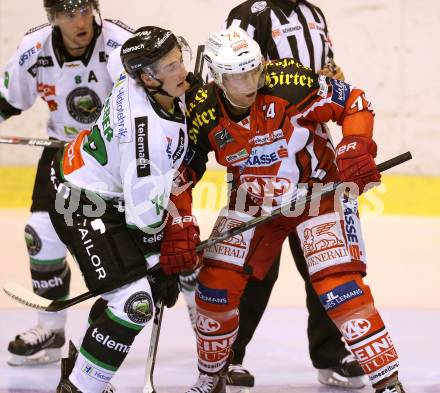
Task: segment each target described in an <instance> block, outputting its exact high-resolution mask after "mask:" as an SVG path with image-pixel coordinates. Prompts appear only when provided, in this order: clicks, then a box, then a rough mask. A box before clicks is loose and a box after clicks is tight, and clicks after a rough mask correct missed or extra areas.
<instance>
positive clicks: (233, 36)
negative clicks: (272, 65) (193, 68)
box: [204, 27, 263, 86]
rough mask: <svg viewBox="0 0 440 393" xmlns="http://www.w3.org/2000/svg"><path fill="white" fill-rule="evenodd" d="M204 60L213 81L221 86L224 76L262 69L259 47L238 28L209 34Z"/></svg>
mask: <svg viewBox="0 0 440 393" xmlns="http://www.w3.org/2000/svg"><path fill="white" fill-rule="evenodd" d="M204 58H205V60H206V62H207V64H208V68H209V72H210V74H211V77H212V78H213V79H214V81H215V82H216V83H217V84H218V85H219V86H223V75H224V74H239V73H242V72H247V71H251V70H253V69H255V68H257V67H260V68H261V67H262V64H263V56H262V54H261V49H260V46H259V45H258V43H257V42H256V41H254V40H253V39H252V38H251V37H249V35H248V34H247V33H246V32H245V31H244V30H243V29H241V28H240V27H229V28H228V29H226V30H222V31H220V32H216V33H211V34H210V36H209V38H208V41H207V42H206V44H205V51H204Z"/></svg>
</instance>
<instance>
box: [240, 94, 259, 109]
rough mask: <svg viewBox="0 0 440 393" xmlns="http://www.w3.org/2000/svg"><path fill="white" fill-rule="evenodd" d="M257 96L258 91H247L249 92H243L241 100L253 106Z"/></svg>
mask: <svg viewBox="0 0 440 393" xmlns="http://www.w3.org/2000/svg"><path fill="white" fill-rule="evenodd" d="M256 98H257V92H256V91H254V92H252V93H247V94H243V95H242V96H241V100H240V101H241V102H242V103H243V104H244V105H249V106H251V105H252V104H253V103H254V102H255V99H256Z"/></svg>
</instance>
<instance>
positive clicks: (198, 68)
mask: <svg viewBox="0 0 440 393" xmlns="http://www.w3.org/2000/svg"><path fill="white" fill-rule="evenodd" d="M204 49H205V46H204V45H199V46H198V47H197V56H196V62H195V65H194V75H197V74H198V73H201V72H202V69H203V50H204ZM163 311H164V303H163V299H159V301H158V302H157V304H156V312H155V314H154V321H153V328H152V329H151V336H150V346H149V348H148V356H147V364H146V369H145V381H144V388H143V390H142V393H156V390H155V389H154V382H153V375H154V366H155V364H156V355H157V347H158V344H159V335H160V328H161V326H162V317H163Z"/></svg>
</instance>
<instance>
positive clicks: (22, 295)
mask: <svg viewBox="0 0 440 393" xmlns="http://www.w3.org/2000/svg"><path fill="white" fill-rule="evenodd" d="M3 291H4V292H5V293H6V295H8V296H9V297H11V298H12V299H14V300H16V301H17V302H19V303H21V304H24V305H25V306H28V307H31V308H36V309H37V310H42V311H51V312H54V311H61V310H64V309H65V308H69V307H71V306H73V305H75V304H78V303H81V302H83V301H84V300H87V299H90V298H92V297H94V296H95V295H94V294H93V293H91V292H85V293H83V294H81V295H79V296H76V297H74V298H71V299H66V300H50V299H46V298H44V297H42V296H38V295H36V294H35V293H33V292H32V291H31V290H29V289H27V288H25V287H23V286H22V285H20V284H17V283H14V282H8V283H6V284H5V285H4V286H3Z"/></svg>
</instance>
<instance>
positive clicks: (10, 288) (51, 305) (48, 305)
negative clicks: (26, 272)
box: [3, 152, 412, 312]
mask: <svg viewBox="0 0 440 393" xmlns="http://www.w3.org/2000/svg"><path fill="white" fill-rule="evenodd" d="M411 158H412V156H411V153H410V152H406V153H403V154H400V155H398V156H396V157H394V158H391V159H390V160H387V161H385V162H383V163H381V164H379V165H378V166H377V168H378V170H379V172H383V171H385V170H387V169H390V168H393V167H395V166H396V165H399V164H402V163H404V162H406V161H408V160H410V159H411ZM341 184H342V183H341V182H337V183H330V184H329V185H328V187H327V189H326V188H325V187H324V188H323V189H322V190H321V192H320V193H316V194H313V193H312V194H311V195H308V196H307V197H306V198H302V199H298V200H297V201H292V202H291V203H289V204H286V205H283V206H281V207H279V208H278V209H276V210H274V211H273V212H272V214H271V215H269V216H261V217H256V218H254V219H252V220H250V221H248V222H245V223H243V224H241V225H239V226H237V227H235V228H232V229H231V230H229V231H225V232H223V233H222V234H221V235H220V236H216V237H213V238H209V239H207V240H204V241H203V242H201V243H200V244H199V245H198V246H197V251H198V252H200V251H202V250H203V249H205V248H207V247H212V246H213V245H215V244H217V243H220V242H222V241H223V240H226V239H229V238H231V237H233V236H236V235H238V234H240V233H242V232H245V231H247V230H249V229H251V228H254V227H256V226H257V225H261V224H263V223H265V222H268V221H270V220H273V219H274V218H276V217H278V216H280V215H281V214H283V213H284V212H286V211H290V208H291V206H292V203H293V202H295V206H297V207H298V206H300V205H305V204H307V203H309V202H311V201H314V200H315V199H318V198H322V197H323V196H325V195H328V194H331V193H333V192H335V191H336V189H337V188H338V187H339V186H340V185H341ZM3 290H4V291H5V293H6V294H7V295H8V296H10V297H11V298H13V299H14V300H16V301H18V302H19V303H22V304H24V305H26V306H29V307H32V308H36V309H39V310H43V311H52V312H53V311H60V310H64V309H65V308H68V307H71V306H73V305H75V304H78V303H81V302H83V301H84V300H87V299H90V298H92V297H94V296H97V295H95V294H94V293H92V292H85V293H83V294H82V295H79V296H76V297H74V298H71V299H66V300H53V301H51V300H48V299H45V298H43V297H41V296H38V295H35V294H34V293H33V292H31V291H30V290H28V289H26V288H24V287H22V286H20V285H18V284H15V283H8V284H5V285H4V287H3Z"/></svg>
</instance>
